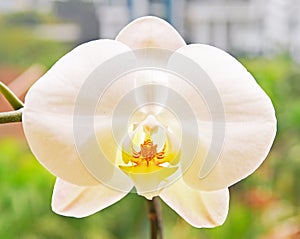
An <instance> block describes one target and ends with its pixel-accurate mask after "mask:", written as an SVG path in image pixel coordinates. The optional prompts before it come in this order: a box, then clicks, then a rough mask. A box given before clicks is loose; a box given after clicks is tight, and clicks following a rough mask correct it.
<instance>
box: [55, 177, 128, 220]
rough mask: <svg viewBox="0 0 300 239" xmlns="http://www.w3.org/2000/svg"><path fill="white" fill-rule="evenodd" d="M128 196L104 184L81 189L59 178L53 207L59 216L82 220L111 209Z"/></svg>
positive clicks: (56, 183)
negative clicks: (110, 207)
mask: <svg viewBox="0 0 300 239" xmlns="http://www.w3.org/2000/svg"><path fill="white" fill-rule="evenodd" d="M127 194H128V192H127V193H124V192H119V191H115V190H113V189H110V188H108V187H106V186H105V185H102V184H101V185H98V186H92V187H80V186H77V185H73V184H70V183H67V182H65V181H63V180H61V179H59V178H57V179H56V182H55V186H54V190H53V195H52V204H51V206H52V210H53V211H54V212H55V213H57V214H59V215H63V216H68V217H76V218H82V217H87V216H90V215H92V214H94V213H96V212H98V211H101V210H102V209H104V208H106V207H109V206H110V205H112V204H114V203H116V202H118V201H119V200H121V199H122V198H123V197H125V196H126V195H127Z"/></svg>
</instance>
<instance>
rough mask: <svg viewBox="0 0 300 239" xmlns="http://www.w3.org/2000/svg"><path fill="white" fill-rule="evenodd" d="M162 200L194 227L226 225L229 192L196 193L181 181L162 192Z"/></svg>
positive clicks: (224, 190) (225, 190)
mask: <svg viewBox="0 0 300 239" xmlns="http://www.w3.org/2000/svg"><path fill="white" fill-rule="evenodd" d="M159 196H160V197H161V199H162V200H163V201H164V202H165V203H166V204H167V205H168V206H170V207H171V208H172V209H173V210H174V211H175V212H177V213H178V214H179V215H180V216H181V217H182V218H183V219H184V220H185V221H187V222H188V223H189V224H191V225H192V226H194V227H198V228H201V227H207V228H210V227H215V226H219V225H221V224H223V223H224V221H225V219H226V217H227V213H228V208H229V191H228V189H223V190H219V191H209V192H205V191H196V190H194V189H192V188H190V187H189V186H187V185H186V184H185V182H184V181H183V180H182V179H179V180H178V181H176V182H175V183H174V184H172V185H171V186H169V187H167V188H165V189H164V190H162V192H160V194H159Z"/></svg>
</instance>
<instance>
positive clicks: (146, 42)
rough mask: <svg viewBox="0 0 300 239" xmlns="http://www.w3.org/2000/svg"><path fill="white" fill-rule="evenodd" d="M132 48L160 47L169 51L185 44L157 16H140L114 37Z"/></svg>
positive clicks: (172, 29) (167, 24) (178, 35)
mask: <svg viewBox="0 0 300 239" xmlns="http://www.w3.org/2000/svg"><path fill="white" fill-rule="evenodd" d="M116 40H117V41H120V42H123V43H124V44H126V45H128V46H129V47H131V48H132V49H141V48H160V49H166V50H170V51H175V50H176V49H178V48H180V47H182V46H184V45H185V41H184V40H183V38H182V37H181V36H180V34H179V33H178V32H177V31H176V30H175V29H174V28H173V27H172V26H171V25H170V24H169V23H167V22H166V21H164V20H162V19H160V18H158V17H152V16H147V17H141V18H138V19H136V20H134V21H132V22H131V23H129V24H128V25H127V26H125V27H124V28H123V29H122V30H121V32H120V33H119V34H118V36H117V37H116Z"/></svg>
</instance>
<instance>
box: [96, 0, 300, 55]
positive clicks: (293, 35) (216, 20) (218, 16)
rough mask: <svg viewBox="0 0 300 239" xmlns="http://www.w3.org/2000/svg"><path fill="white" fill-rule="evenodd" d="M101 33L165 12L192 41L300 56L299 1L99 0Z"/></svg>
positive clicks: (109, 35) (247, 51) (257, 52)
mask: <svg viewBox="0 0 300 239" xmlns="http://www.w3.org/2000/svg"><path fill="white" fill-rule="evenodd" d="M94 2H95V5H96V8H97V13H98V16H99V22H100V37H104V38H106V37H107V38H113V37H114V36H115V35H116V34H117V32H118V31H119V30H120V29H121V28H122V27H123V26H124V25H126V23H127V22H128V21H130V20H131V19H134V18H136V17H140V16H143V15H149V14H150V15H156V16H160V17H163V18H164V19H166V20H167V21H169V22H171V23H172V25H174V26H175V28H177V30H178V31H179V32H180V33H181V34H182V35H183V36H184V37H185V39H186V40H187V41H188V42H200V43H207V44H211V45H215V46H217V47H220V48H222V49H225V50H228V51H230V52H232V53H234V54H240V55H241V54H247V55H249V54H250V55H262V54H263V55H269V54H276V53H278V52H282V51H288V52H290V53H291V55H293V56H294V57H295V58H297V59H298V60H300V14H299V12H300V1H299V0H264V1H262V0H94Z"/></svg>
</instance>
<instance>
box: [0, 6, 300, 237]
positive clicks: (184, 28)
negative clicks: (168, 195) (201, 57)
mask: <svg viewBox="0 0 300 239" xmlns="http://www.w3.org/2000/svg"><path fill="white" fill-rule="evenodd" d="M299 12H300V1H299V0H265V1H261V0H176V1H175V0H102V1H101V0H95V1H88V0H85V1H83V0H82V1H80V0H69V1H51V0H10V1H6V0H1V1H0V80H1V81H3V82H4V83H6V84H7V85H8V86H9V87H10V88H11V89H12V90H13V91H14V92H15V93H16V94H17V95H18V96H19V97H21V98H22V99H24V95H25V94H26V91H27V90H28V88H29V87H30V85H31V84H33V82H34V81H36V80H37V79H38V78H39V77H40V76H41V75H42V74H43V73H44V72H45V71H46V70H47V69H49V68H50V67H51V65H53V63H54V62H55V61H56V60H58V59H59V58H60V57H61V56H62V55H64V54H65V53H67V52H68V51H69V50H70V49H72V48H74V47H75V46H76V45H78V44H80V43H83V42H86V41H89V40H92V39H98V38H114V37H115V36H116V34H117V33H118V31H119V30H120V29H122V27H123V26H125V25H126V24H127V23H128V22H129V21H130V20H132V19H134V18H136V17H139V16H143V15H156V16H159V17H162V18H164V19H165V20H167V21H168V22H170V23H171V24H172V25H174V26H175V28H176V29H177V30H178V31H179V32H180V33H181V34H182V35H183V36H184V38H185V39H186V41H187V42H188V43H193V42H199V43H208V44H211V45H214V46H217V47H220V48H222V49H224V50H226V51H228V52H229V53H231V54H232V55H234V56H235V57H237V58H238V59H239V60H240V61H241V62H242V63H243V64H244V65H245V66H246V68H247V69H248V70H249V71H250V72H251V73H252V74H253V75H254V77H255V78H256V80H257V82H258V83H259V84H260V85H261V87H262V88H263V89H264V90H265V91H266V92H267V94H268V95H269V96H270V97H271V99H272V101H273V104H274V106H275V108H276V111H277V117H278V134H277V138H276V140H275V143H274V146H273V149H272V151H271V153H270V155H269V156H268V158H267V160H266V161H265V162H264V163H263V165H262V167H260V168H259V169H258V170H257V171H256V172H255V173H254V174H253V175H251V176H250V177H248V178H247V179H246V180H243V181H242V182H240V183H238V184H237V185H235V186H233V187H231V201H230V211H229V216H228V219H227V221H226V222H225V224H224V225H223V226H221V227H218V228H214V229H195V228H192V227H191V226H190V225H188V224H187V223H185V222H184V221H183V220H182V219H181V218H180V217H179V216H177V215H176V213H174V212H173V211H172V210H171V209H170V208H168V206H166V205H164V204H163V219H164V229H165V238H174V239H177V238H178V239H179V238H180V239H187V238H188V239H199V238H200V239H202V238H203V239H240V238H243V239H296V238H300V226H299V225H300V214H299V212H300V186H299V185H300V143H299V142H300V140H299V139H300V67H299V61H300V15H299ZM10 109H11V108H10V107H9V105H8V104H7V102H6V101H5V100H4V99H3V98H2V96H0V111H8V110H10ZM54 180H55V178H54V177H53V176H52V175H50V173H49V172H47V171H46V170H45V169H44V168H43V167H42V166H41V165H40V164H39V163H38V162H37V161H36V160H35V158H34V157H33V155H32V154H31V152H30V150H29V148H28V146H27V143H26V140H25V138H24V135H23V132H22V126H21V124H20V123H15V124H8V125H0V238H1V239H2V238H5V239H46V238H47V239H66V238H67V239H69V238H70V239H71V238H72V239H77V238H78V239H85V238H86V239H94V238H95V239H96V238H103V239H117V238H125V239H129V238H130V239H132V238H133V239H135V238H148V234H149V225H148V219H147V214H146V209H145V208H146V205H145V200H144V199H143V198H141V197H139V196H137V195H133V194H131V195H128V196H127V197H126V198H125V199H123V200H122V201H120V202H118V203H117V204H115V205H113V206H111V207H109V208H107V209H105V210H103V211H101V212H100V213H97V214H95V215H93V216H90V217H88V218H84V219H72V218H66V217H61V216H58V215H56V214H54V213H53V212H52V211H51V208H50V201H51V194H52V187H53V184H54Z"/></svg>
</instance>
